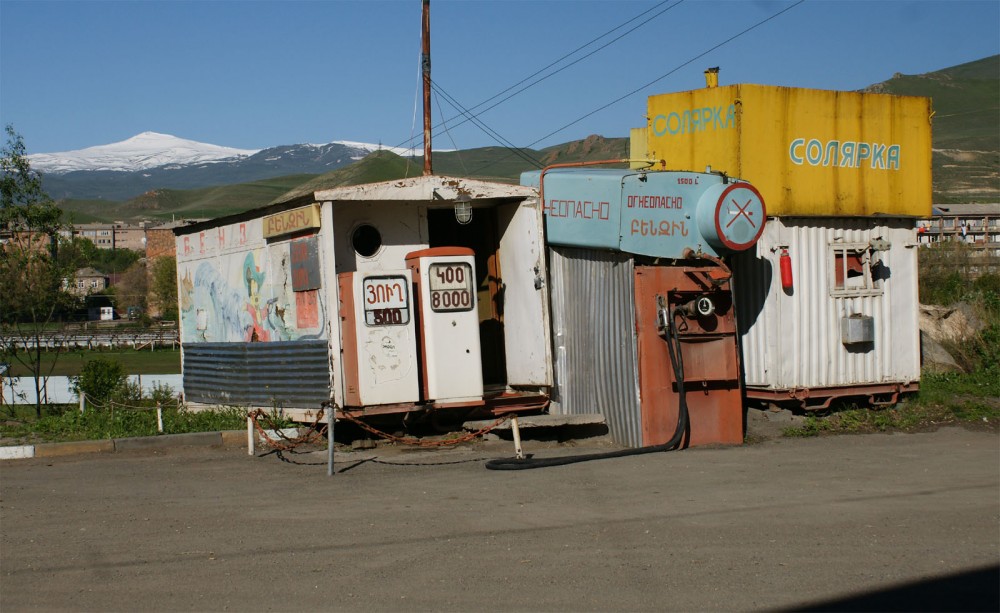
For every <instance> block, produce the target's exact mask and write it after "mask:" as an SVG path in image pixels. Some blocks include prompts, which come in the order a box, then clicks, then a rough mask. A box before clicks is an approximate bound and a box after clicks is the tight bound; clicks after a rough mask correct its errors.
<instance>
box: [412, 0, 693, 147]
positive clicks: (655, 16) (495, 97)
mask: <svg viewBox="0 0 1000 613" xmlns="http://www.w3.org/2000/svg"><path fill="white" fill-rule="evenodd" d="M684 1H685V0H677V2H676V3H674V4H673V5H671V6H668V7H667V8H665V9H663V10H662V11H660V12H658V13H656V14H655V15H652V16H651V17H649V19H647V20H645V21H643V22H642V23H640V24H639V25H637V26H635V27H633V28H631V29H629V30H627V31H625V32H623V33H622V34H620V35H619V36H617V37H615V38H613V39H612V40H610V41H608V42H607V43H605V44H603V45H601V46H600V47H598V48H597V49H594V50H593V51H591V52H589V53H587V54H585V55H583V56H581V57H579V58H577V59H576V60H574V61H572V62H570V63H569V64H567V65H565V66H562V67H561V68H559V69H558V70H555V71H553V72H551V73H549V74H547V75H545V76H543V77H541V78H539V79H535V80H534V81H532V82H531V83H529V84H528V85H525V86H524V87H522V88H521V89H518V90H517V91H515V92H514V93H512V94H510V95H509V96H507V97H505V98H503V99H502V100H499V101H498V102H496V103H495V104H492V105H490V106H489V107H487V108H485V109H483V110H482V111H479V112H478V113H475V115H476V116H478V115H482V114H483V113H486V112H487V111H490V110H492V109H494V108H496V107H497V106H499V105H501V104H503V103H504V102H506V101H508V100H510V99H511V98H513V97H515V96H517V95H519V94H521V93H523V92H525V91H527V90H528V89H530V88H532V87H534V86H535V85H537V84H538V83H541V82H542V81H544V80H546V79H548V78H550V77H553V76H555V75H557V74H559V73H560V72H562V71H564V70H566V69H568V68H570V67H571V66H574V65H576V64H578V63H580V62H581V61H583V60H585V59H587V58H589V57H591V56H593V55H594V54H596V53H598V52H600V51H602V50H604V49H605V48H607V47H609V46H610V45H612V44H614V43H616V42H618V41H619V40H621V39H622V38H624V37H625V36H627V35H629V34H631V33H632V32H634V31H636V30H638V29H639V28H641V27H642V26H644V25H646V24H648V23H650V22H652V21H653V20H654V19H656V18H657V17H659V16H661V15H663V14H664V13H666V12H667V11H669V10H671V9H673V8H675V7H677V6H678V5H680V4H682V3H683V2H684ZM669 2H670V0H664V1H663V2H660V3H659V4H657V5H655V6H653V7H651V8H649V9H647V10H646V11H643V12H642V13H639V14H638V15H636V16H635V17H633V18H631V19H629V20H628V21H625V22H624V23H622V24H620V25H618V26H615V27H614V28H612V29H611V30H608V31H607V32H605V33H603V34H601V35H600V36H598V37H596V38H594V39H592V40H591V41H589V42H587V43H585V44H583V45H580V46H579V47H577V48H576V49H574V50H573V51H570V52H569V53H567V54H565V55H563V56H562V57H560V58H559V59H557V60H555V61H554V62H551V63H550V64H548V65H547V66H545V67H544V68H541V69H539V70H536V71H535V72H534V73H532V74H530V75H528V76H527V77H525V78H523V79H521V80H520V81H518V82H517V83H515V84H513V85H511V86H510V87H508V88H506V89H504V90H502V91H500V92H498V93H496V94H494V95H493V96H491V97H490V98H487V99H486V100H483V101H482V102H479V103H478V104H476V105H474V106H472V107H471V108H470V109H467V111H468V112H466V113H461V114H459V115H455V116H454V117H452V118H450V119H448V120H447V121H451V120H452V119H457V118H458V117H461V116H464V117H465V119H463V120H462V121H461V122H459V123H458V124H457V125H454V126H452V127H453V128H455V127H458V126H460V125H462V124H464V123H466V122H468V121H472V118H471V117H469V115H468V113H471V111H474V110H476V109H478V108H479V107H481V106H483V105H484V104H487V103H489V102H491V101H493V100H496V99H497V98H499V97H500V96H502V95H503V94H505V93H507V92H509V91H511V90H512V89H514V88H516V87H518V86H519V85H521V84H523V83H525V82H527V81H529V80H530V79H532V78H534V77H536V76H538V75H540V74H542V73H544V72H545V71H546V70H548V69H550V68H552V67H553V66H555V65H557V64H559V63H560V62H562V61H563V60H565V59H567V58H569V57H571V56H573V55H574V54H576V53H577V52H579V51H581V50H583V49H586V48H587V47H589V46H591V45H593V44H594V43H596V42H597V41H599V40H601V39H602V38H605V37H606V36H608V35H610V34H612V33H613V32H616V31H618V30H620V29H622V28H624V27H625V26H627V25H629V24H630V23H632V22H633V21H636V20H637V19H640V18H642V17H644V16H646V15H648V14H649V13H651V12H653V11H655V10H657V9H658V8H660V7H661V6H663V5H664V4H668V3H669ZM445 123H446V121H445V120H442V122H441V124H438V125H437V126H434V129H435V130H436V129H438V128H441V126H442V125H445ZM438 134H440V132H439V133H438ZM416 138H417V137H415V136H414V135H412V134H411V136H410V138H409V139H408V140H406V141H404V142H403V143H400V144H399V145H398V147H400V148H402V147H406V148H412V147H411V146H410V144H411V143H412V142H413V141H414V140H416Z"/></svg>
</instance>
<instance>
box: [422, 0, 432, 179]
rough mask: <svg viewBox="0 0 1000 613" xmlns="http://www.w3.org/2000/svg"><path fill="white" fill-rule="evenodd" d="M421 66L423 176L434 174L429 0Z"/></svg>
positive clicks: (425, 6)
mask: <svg viewBox="0 0 1000 613" xmlns="http://www.w3.org/2000/svg"><path fill="white" fill-rule="evenodd" d="M423 5H424V6H423V20H422V21H423V28H422V36H421V56H420V60H421V65H422V66H423V72H424V176H427V175H432V174H434V170H433V167H432V165H431V0H423Z"/></svg>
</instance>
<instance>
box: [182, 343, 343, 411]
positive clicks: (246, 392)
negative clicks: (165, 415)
mask: <svg viewBox="0 0 1000 613" xmlns="http://www.w3.org/2000/svg"><path fill="white" fill-rule="evenodd" d="M183 349H184V398H185V400H186V401H187V402H201V403H206V404H230V405H249V406H258V407H281V408H318V407H319V404H320V403H321V402H323V401H325V400H328V399H329V398H330V361H329V352H328V347H327V342H326V341H325V340H318V341H288V342H274V343H191V344H186V345H184V346H183Z"/></svg>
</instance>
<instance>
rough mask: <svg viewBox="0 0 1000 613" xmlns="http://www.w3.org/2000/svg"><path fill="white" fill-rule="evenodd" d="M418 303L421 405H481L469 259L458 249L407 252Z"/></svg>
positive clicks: (476, 313) (472, 264)
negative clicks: (422, 400)
mask: <svg viewBox="0 0 1000 613" xmlns="http://www.w3.org/2000/svg"><path fill="white" fill-rule="evenodd" d="M406 265H407V266H408V267H409V269H410V270H411V271H412V272H413V282H414V285H415V290H414V293H415V294H416V296H417V298H416V300H417V304H419V305H420V309H419V312H420V356H421V361H422V364H423V368H422V371H423V372H422V374H423V395H424V398H423V399H424V400H425V401H429V402H430V401H433V402H435V403H437V404H462V403H473V402H478V403H481V402H482V397H483V367H482V356H481V354H480V348H479V346H480V345H479V311H478V309H477V308H476V275H475V256H474V254H473V252H472V250H471V249H466V248H464V247H435V248H432V249H424V250H421V251H414V252H412V253H409V254H407V256H406Z"/></svg>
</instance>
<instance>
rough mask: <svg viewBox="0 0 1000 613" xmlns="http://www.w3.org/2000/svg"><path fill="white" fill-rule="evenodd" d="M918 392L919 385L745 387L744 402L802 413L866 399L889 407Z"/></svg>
mask: <svg viewBox="0 0 1000 613" xmlns="http://www.w3.org/2000/svg"><path fill="white" fill-rule="evenodd" d="M918 391H920V383H919V382H918V381H913V382H909V383H880V384H871V385H844V386H832V387H808V388H807V387H799V388H790V389H782V390H774V389H764V388H754V387H747V388H746V395H747V399H748V400H757V401H760V402H769V403H772V404H776V405H779V406H784V407H790V408H798V409H801V410H803V411H822V410H824V409H828V408H830V405H831V404H832V403H833V402H834V401H835V400H846V399H849V398H850V399H866V400H865V401H866V402H867V403H868V405H869V406H872V407H878V406H885V405H893V404H896V402H898V401H899V396H900V395H901V394H910V393H916V392H918Z"/></svg>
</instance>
